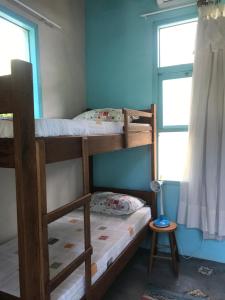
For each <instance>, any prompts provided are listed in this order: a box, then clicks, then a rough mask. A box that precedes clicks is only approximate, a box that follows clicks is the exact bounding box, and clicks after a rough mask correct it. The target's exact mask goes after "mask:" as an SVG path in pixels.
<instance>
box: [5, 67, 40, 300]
mask: <svg viewBox="0 0 225 300" xmlns="http://www.w3.org/2000/svg"><path fill="white" fill-rule="evenodd" d="M11 76H12V99H13V106H14V108H15V109H14V115H13V118H14V136H15V138H14V151H15V152H14V154H15V171H16V196H17V222H18V250H19V271H20V272H19V274H20V289H21V298H22V299H24V300H28V299H29V300H30V299H32V300H40V299H45V297H44V289H43V284H42V278H41V272H42V268H41V241H40V230H41V229H40V227H41V224H40V210H39V204H38V192H37V164H36V147H35V128H34V108H33V85H32V66H31V64H30V63H25V62H22V61H13V62H12V75H11Z"/></svg>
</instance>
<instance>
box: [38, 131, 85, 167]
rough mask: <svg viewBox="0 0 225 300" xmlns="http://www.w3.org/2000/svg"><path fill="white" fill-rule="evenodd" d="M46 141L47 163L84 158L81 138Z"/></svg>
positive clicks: (58, 138)
mask: <svg viewBox="0 0 225 300" xmlns="http://www.w3.org/2000/svg"><path fill="white" fill-rule="evenodd" d="M43 140H44V141H45V151H46V163H54V162H59V161H63V160H70V159H75V158H79V157H81V156H82V138H81V137H70V136H68V137H51V138H43Z"/></svg>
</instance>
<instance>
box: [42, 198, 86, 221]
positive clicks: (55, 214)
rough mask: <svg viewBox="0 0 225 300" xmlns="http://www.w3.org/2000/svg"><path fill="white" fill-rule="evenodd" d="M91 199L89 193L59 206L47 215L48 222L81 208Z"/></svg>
mask: <svg viewBox="0 0 225 300" xmlns="http://www.w3.org/2000/svg"><path fill="white" fill-rule="evenodd" d="M90 199H91V194H87V195H85V196H83V197H80V198H78V199H76V200H74V201H72V202H70V203H68V204H65V205H63V206H61V207H59V208H57V209H56V210H53V211H51V212H50V213H48V215H47V219H48V224H49V223H52V222H54V221H56V220H57V219H59V218H62V217H63V216H65V215H66V214H68V213H70V212H71V211H73V210H74V209H76V208H79V207H81V206H82V205H85V204H86V203H87V202H89V201H90Z"/></svg>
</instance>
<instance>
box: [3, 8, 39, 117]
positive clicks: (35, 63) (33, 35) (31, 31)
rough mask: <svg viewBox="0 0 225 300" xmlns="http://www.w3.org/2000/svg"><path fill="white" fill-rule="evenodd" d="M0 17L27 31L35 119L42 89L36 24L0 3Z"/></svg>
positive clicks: (37, 114)
mask: <svg viewBox="0 0 225 300" xmlns="http://www.w3.org/2000/svg"><path fill="white" fill-rule="evenodd" d="M0 17H2V18H4V19H5V20H7V21H9V22H12V23H14V24H15V25H17V26H20V27H22V28H24V29H25V30H27V31H28V39H29V40H28V43H29V53H30V62H31V63H32V67H33V68H32V70H33V95H34V115H35V118H36V119H39V118H41V117H42V115H43V113H42V90H41V80H40V69H39V66H40V56H39V38H38V25H37V24H35V23H33V22H32V21H30V20H28V19H26V18H25V17H23V16H21V15H18V14H17V13H15V12H13V11H11V10H10V9H8V8H6V7H5V6H2V5H0Z"/></svg>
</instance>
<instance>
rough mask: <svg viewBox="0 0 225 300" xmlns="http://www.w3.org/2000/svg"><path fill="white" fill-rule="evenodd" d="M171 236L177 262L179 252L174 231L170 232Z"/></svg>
mask: <svg viewBox="0 0 225 300" xmlns="http://www.w3.org/2000/svg"><path fill="white" fill-rule="evenodd" d="M172 236H173V241H174V245H175V247H176V251H175V254H176V259H177V261H178V262H179V261H180V256H179V252H178V247H177V240H176V234H175V232H172Z"/></svg>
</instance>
